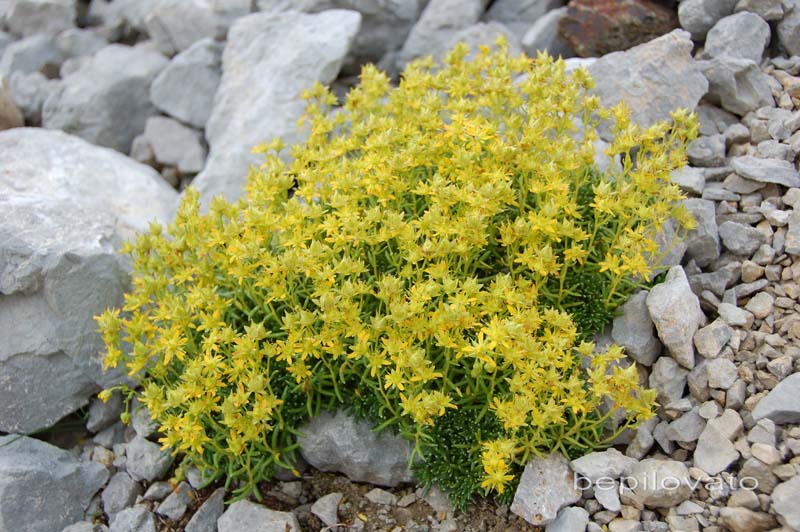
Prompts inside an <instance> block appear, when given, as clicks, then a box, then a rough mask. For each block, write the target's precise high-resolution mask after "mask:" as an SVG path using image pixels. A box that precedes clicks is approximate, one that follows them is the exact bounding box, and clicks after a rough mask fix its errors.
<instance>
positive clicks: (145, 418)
mask: <svg viewBox="0 0 800 532" xmlns="http://www.w3.org/2000/svg"><path fill="white" fill-rule="evenodd" d="M130 412H131V426H132V427H133V430H135V431H136V434H138V435H139V436H141V437H142V438H149V437H150V436H152V435H154V434H155V433H156V432H157V431H158V423H157V422H156V421H155V420H154V419H153V416H151V415H150V411H149V410H147V407H146V406H145V405H143V404H142V403H141V402H140V401H139V398H138V397H134V398H133V401H131V408H130Z"/></svg>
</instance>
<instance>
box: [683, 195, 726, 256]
mask: <svg viewBox="0 0 800 532" xmlns="http://www.w3.org/2000/svg"><path fill="white" fill-rule="evenodd" d="M683 205H684V207H686V210H688V211H689V213H691V215H692V216H693V217H694V219H695V221H696V222H697V227H696V228H694V229H692V230H691V231H689V232H688V233H687V235H686V239H685V242H686V253H687V254H688V256H689V257H690V258H692V259H694V261H695V262H696V263H697V265H698V266H700V267H701V268H704V267H706V266H708V265H709V264H711V263H712V262H714V261H715V260H717V259H718V258H719V251H720V247H719V232H718V229H717V212H716V207H715V205H714V202H713V201H709V200H704V199H699V198H690V199H687V200H684V201H683Z"/></svg>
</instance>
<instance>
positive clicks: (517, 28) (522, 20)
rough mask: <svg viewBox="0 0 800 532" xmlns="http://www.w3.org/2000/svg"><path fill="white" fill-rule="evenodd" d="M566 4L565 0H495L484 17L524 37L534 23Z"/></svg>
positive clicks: (519, 36) (520, 37)
mask: <svg viewBox="0 0 800 532" xmlns="http://www.w3.org/2000/svg"><path fill="white" fill-rule="evenodd" d="M564 4H566V1H565V0H495V1H494V2H491V6H489V9H488V10H486V15H484V18H485V19H486V20H489V21H492V20H493V21H496V22H500V23H501V24H503V25H505V26H507V27H508V28H509V29H510V30H511V31H512V32H514V34H515V35H516V36H517V37H518V38H519V39H522V37H523V36H524V35H525V33H527V32H528V30H529V29H530V28H531V27H532V26H533V25H534V24H536V23H537V22H538V21H540V20H541V19H542V18H543V17H546V16H547V15H548V14H550V13H552V12H553V11H555V10H556V9H559V8H561V6H563V5H564Z"/></svg>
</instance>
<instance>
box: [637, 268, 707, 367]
mask: <svg viewBox="0 0 800 532" xmlns="http://www.w3.org/2000/svg"><path fill="white" fill-rule="evenodd" d="M646 302H647V310H648V311H649V312H650V317H651V318H652V319H653V323H655V326H656V330H657V331H658V337H659V338H660V339H661V342H662V343H663V344H664V345H665V346H666V347H667V349H668V350H669V352H670V355H672V357H673V358H674V359H675V360H676V361H677V362H678V363H679V364H680V365H682V366H683V367H685V368H689V369H691V368H693V367H694V347H693V346H692V338H693V337H694V333H695V332H696V331H697V329H698V328H700V326H702V325H703V324H705V322H706V317H705V314H703V311H702V310H701V309H700V302H699V300H698V299H697V296H696V295H694V293H693V292H692V289H691V287H690V286H689V281H688V280H687V279H686V273H684V271H683V268H681V267H680V266H674V267H672V268H670V270H669V272H668V273H667V277H666V279H665V280H664V282H663V283H661V284H659V285H656V286H654V287H653V288H652V289H651V290H650V294H649V295H648V296H647V300H646Z"/></svg>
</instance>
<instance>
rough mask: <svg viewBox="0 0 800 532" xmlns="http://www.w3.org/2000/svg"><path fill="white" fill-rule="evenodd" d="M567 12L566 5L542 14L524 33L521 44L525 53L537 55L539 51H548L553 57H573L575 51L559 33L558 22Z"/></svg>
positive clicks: (532, 55)
mask: <svg viewBox="0 0 800 532" xmlns="http://www.w3.org/2000/svg"><path fill="white" fill-rule="evenodd" d="M566 14H567V8H566V7H559V8H558V9H553V10H552V11H548V12H547V13H546V14H544V15H542V17H541V18H539V19H538V20H537V21H536V22H534V23H533V25H532V26H530V27H529V28H528V30H527V31H526V32H525V33H524V34H523V35H522V38H521V40H520V44H521V45H522V49H523V50H525V53H526V54H528V55H529V56H531V57H536V54H537V53H538V52H545V51H546V52H547V53H549V54H550V55H551V56H553V57H559V56H560V57H563V58H567V57H572V56H574V55H575V52H573V51H572V48H570V46H569V43H567V42H566V41H565V40H564V39H562V38H561V37H560V36H559V35H558V23H559V21H560V20H561V19H562V18H564V17H565V16H566Z"/></svg>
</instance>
